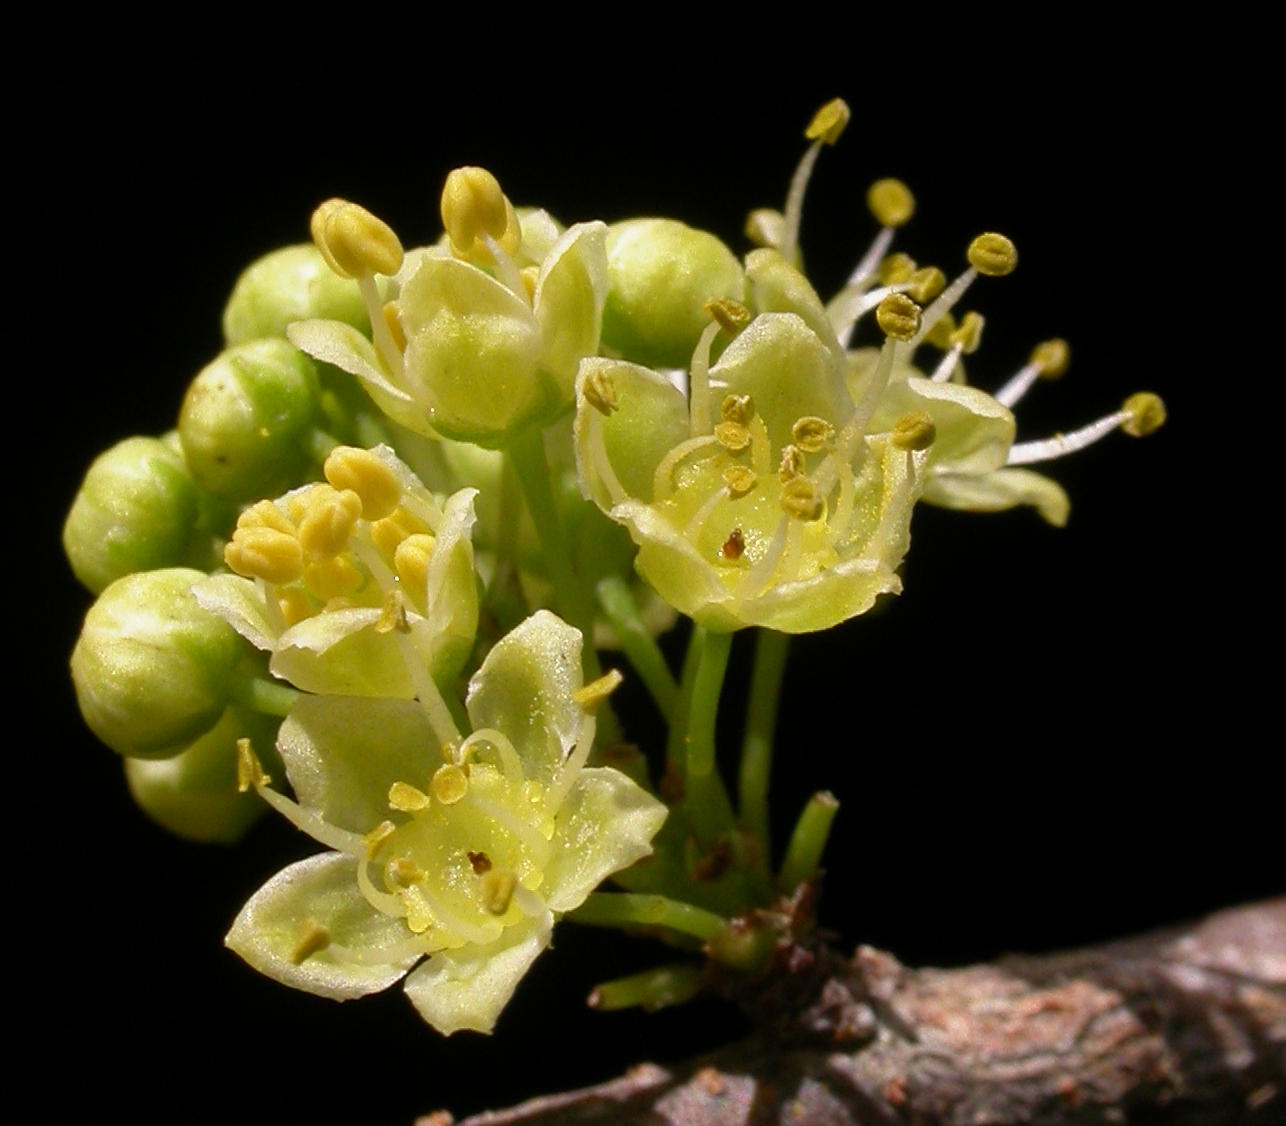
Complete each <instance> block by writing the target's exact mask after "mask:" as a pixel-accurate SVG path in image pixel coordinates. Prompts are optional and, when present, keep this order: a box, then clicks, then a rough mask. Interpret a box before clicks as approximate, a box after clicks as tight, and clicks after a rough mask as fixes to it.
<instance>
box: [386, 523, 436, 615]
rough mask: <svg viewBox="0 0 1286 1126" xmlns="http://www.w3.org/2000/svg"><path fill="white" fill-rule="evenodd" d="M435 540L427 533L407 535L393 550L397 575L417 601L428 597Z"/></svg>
mask: <svg viewBox="0 0 1286 1126" xmlns="http://www.w3.org/2000/svg"><path fill="white" fill-rule="evenodd" d="M435 542H436V541H435V540H434V538H433V537H432V536H430V535H428V534H427V533H421V534H420V535H415V536H407V537H406V539H404V540H403V541H402V542H401V543H400V544H398V545H397V550H396V551H394V552H393V568H394V570H396V571H397V577H398V578H399V579H401V580H402V584H403V585H404V586H405V587H406V589H407V590H409V591H410V592H411V593H412V594H413V595H414V596H415V598H416V600H417V601H421V600H423V599H425V598H426V597H427V594H426V591H427V590H428V584H429V563H430V562H431V561H432V559H433V548H434V545H435Z"/></svg>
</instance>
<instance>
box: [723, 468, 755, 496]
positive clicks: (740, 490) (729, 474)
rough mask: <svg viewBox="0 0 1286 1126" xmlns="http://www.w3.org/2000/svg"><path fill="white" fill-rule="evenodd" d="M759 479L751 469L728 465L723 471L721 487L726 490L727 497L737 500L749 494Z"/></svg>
mask: <svg viewBox="0 0 1286 1126" xmlns="http://www.w3.org/2000/svg"><path fill="white" fill-rule="evenodd" d="M758 483H759V478H758V477H757V476H756V474H755V471H754V470H753V469H747V468H746V466H744V465H730V466H728V468H727V469H725V470H724V471H723V485H724V488H726V489H727V490H728V495H729V496H730V497H731V498H732V499H733V500H738V499H740V498H741V497H744V496H745V495H746V494H747V493H749V492H750V491H751V490H752V489H753V488H754V487H755V486H756V485H757V484H758Z"/></svg>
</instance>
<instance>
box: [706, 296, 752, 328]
mask: <svg viewBox="0 0 1286 1126" xmlns="http://www.w3.org/2000/svg"><path fill="white" fill-rule="evenodd" d="M701 308H702V309H703V310H705V312H706V314H707V316H709V317H710V319H711V320H715V321H718V322H719V327H720V328H721V329H723V331H724V332H726V333H727V334H728V335H729V336H736V335H737V333H739V332H740V331H741V330H742V329H743V328H745V327H746V325H748V324H749V323H750V310H749V309H747V308H746V307H745V306H744V305H743V304H742V303H741V302H740V301H734V300H733V299H732V298H731V297H712V298H710V300H709V301H707V302H706V303H705V304H704V305H702V306H701Z"/></svg>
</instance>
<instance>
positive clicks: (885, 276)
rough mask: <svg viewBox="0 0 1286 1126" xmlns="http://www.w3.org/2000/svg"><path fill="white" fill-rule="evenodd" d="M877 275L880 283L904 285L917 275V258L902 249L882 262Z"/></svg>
mask: <svg viewBox="0 0 1286 1126" xmlns="http://www.w3.org/2000/svg"><path fill="white" fill-rule="evenodd" d="M875 276H876V277H877V278H879V280H880V285H902V284H904V283H906V282H909V281H910V280H911V279H912V278H913V277H914V276H915V259H914V258H912V257H911V255H909V254H903V253H902V252H901V251H900V250H899V251H896V252H895V253H893V254H890V255H889V256H888V257H887V258H884V259H883V260H882V261H881V262H880V267H879V269H878V270H877V271H876V274H875Z"/></svg>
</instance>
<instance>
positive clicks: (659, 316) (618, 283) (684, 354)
mask: <svg viewBox="0 0 1286 1126" xmlns="http://www.w3.org/2000/svg"><path fill="white" fill-rule="evenodd" d="M607 272H608V286H609V288H608V291H607V305H606V307H605V308H604V309H603V344H604V346H605V347H607V348H609V349H613V350H615V351H617V352H620V353H621V355H622V356H623V357H624V358H625V359H627V360H630V361H632V362H634V363H640V364H646V365H648V366H651V367H667V368H681V367H687V365H688V361H689V360H690V359H691V358H692V350H693V349H694V348H695V347H696V345H697V340H698V339H699V338H700V336H701V333H702V331H703V330H704V329H705V327H706V325H708V324H709V323H710V317H709V314H707V313H706V312H705V309H704V306H705V304H706V302H707V301H709V300H710V299H711V298H719V297H723V298H731V299H732V300H734V301H744V300H745V278H744V275H743V273H742V269H741V263H740V262H738V261H737V259H736V256H735V255H734V254H733V253H732V251H731V250H729V249H728V248H727V247H726V246H724V244H723V243H722V242H720V241H719V239H717V238H716V237H715V236H714V235H712V234H710V233H709V232H707V231H699V230H695V229H693V228H692V227H688V226H685V225H684V224H683V223H679V222H676V221H675V220H673V219H630V220H627V221H626V222H623V223H616V224H613V225H612V226H611V227H610V228H608V233H607Z"/></svg>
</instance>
